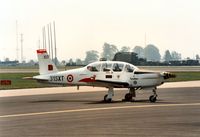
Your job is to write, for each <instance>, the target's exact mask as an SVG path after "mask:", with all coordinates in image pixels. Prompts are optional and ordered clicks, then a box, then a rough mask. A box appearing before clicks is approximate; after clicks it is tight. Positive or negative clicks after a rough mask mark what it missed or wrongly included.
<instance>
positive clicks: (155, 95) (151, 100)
mask: <svg viewBox="0 0 200 137" xmlns="http://www.w3.org/2000/svg"><path fill="white" fill-rule="evenodd" d="M156 89H157V88H156V87H155V88H154V89H153V90H152V91H153V95H151V96H150V97H149V101H150V102H153V103H154V102H156V101H157V96H158V95H157V93H156Z"/></svg>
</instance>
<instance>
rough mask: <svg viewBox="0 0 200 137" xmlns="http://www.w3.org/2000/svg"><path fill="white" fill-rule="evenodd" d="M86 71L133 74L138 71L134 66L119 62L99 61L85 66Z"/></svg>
mask: <svg viewBox="0 0 200 137" xmlns="http://www.w3.org/2000/svg"><path fill="white" fill-rule="evenodd" d="M86 67H87V69H88V70H89V71H91V72H106V71H113V72H134V71H135V70H136V69H138V68H137V67H136V66H134V65H132V64H129V63H125V62H120V61H101V62H94V63H91V64H89V65H87V66H86Z"/></svg>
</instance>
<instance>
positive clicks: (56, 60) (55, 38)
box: [53, 21, 57, 65]
mask: <svg viewBox="0 0 200 137" xmlns="http://www.w3.org/2000/svg"><path fill="white" fill-rule="evenodd" d="M53 27H54V48H55V65H56V64H57V51H56V50H57V49H56V27H55V21H53Z"/></svg>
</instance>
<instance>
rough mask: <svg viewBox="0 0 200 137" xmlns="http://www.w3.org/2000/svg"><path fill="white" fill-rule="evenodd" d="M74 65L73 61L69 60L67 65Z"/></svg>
mask: <svg viewBox="0 0 200 137" xmlns="http://www.w3.org/2000/svg"><path fill="white" fill-rule="evenodd" d="M73 64H74V62H73V59H72V58H71V59H69V65H70V66H72V65H73Z"/></svg>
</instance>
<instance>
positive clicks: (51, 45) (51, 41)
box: [50, 23, 53, 60]
mask: <svg viewBox="0 0 200 137" xmlns="http://www.w3.org/2000/svg"><path fill="white" fill-rule="evenodd" d="M50 41H51V59H52V60H53V42H52V31H51V23H50Z"/></svg>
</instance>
